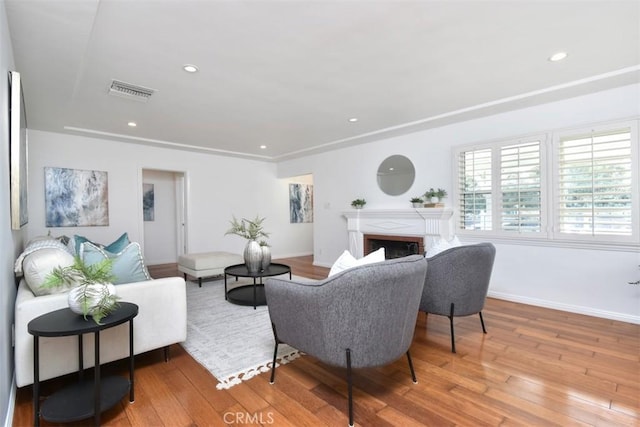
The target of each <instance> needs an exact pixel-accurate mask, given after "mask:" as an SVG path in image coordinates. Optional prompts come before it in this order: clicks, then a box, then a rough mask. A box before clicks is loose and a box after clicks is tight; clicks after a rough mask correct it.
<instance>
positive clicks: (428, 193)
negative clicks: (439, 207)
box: [424, 187, 447, 200]
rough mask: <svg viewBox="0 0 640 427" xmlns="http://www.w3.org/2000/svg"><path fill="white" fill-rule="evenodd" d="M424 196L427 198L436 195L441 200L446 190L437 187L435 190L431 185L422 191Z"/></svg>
mask: <svg viewBox="0 0 640 427" xmlns="http://www.w3.org/2000/svg"><path fill="white" fill-rule="evenodd" d="M424 197H425V199H427V200H429V199H430V198H432V197H437V198H439V199H441V200H442V199H444V198H445V197H447V190H445V189H444V188H438V189H437V190H434V189H433V187H431V188H429V189H428V190H427V191H426V192H425V193H424Z"/></svg>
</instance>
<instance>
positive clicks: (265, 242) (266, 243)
mask: <svg viewBox="0 0 640 427" xmlns="http://www.w3.org/2000/svg"><path fill="white" fill-rule="evenodd" d="M258 244H259V245H260V246H267V247H269V243H268V242H267V241H266V240H260V241H259V242H258Z"/></svg>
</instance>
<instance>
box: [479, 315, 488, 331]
mask: <svg viewBox="0 0 640 427" xmlns="http://www.w3.org/2000/svg"><path fill="white" fill-rule="evenodd" d="M478 314H479V315H480V324H481V325H482V332H484V333H485V334H486V333H487V330H486V329H485V327H484V319H483V318H482V312H481V311H479V312H478Z"/></svg>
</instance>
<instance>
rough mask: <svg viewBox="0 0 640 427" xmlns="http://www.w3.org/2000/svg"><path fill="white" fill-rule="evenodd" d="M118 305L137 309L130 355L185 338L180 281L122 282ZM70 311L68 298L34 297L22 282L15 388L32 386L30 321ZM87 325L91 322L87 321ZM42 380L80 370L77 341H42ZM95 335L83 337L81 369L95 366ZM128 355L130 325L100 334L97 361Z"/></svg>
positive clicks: (184, 305) (17, 314) (17, 313)
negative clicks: (131, 306)
mask: <svg viewBox="0 0 640 427" xmlns="http://www.w3.org/2000/svg"><path fill="white" fill-rule="evenodd" d="M116 290H117V294H118V296H119V297H120V300H121V301H126V302H132V303H135V304H137V305H138V307H139V310H138V315H137V316H136V317H135V318H134V320H133V329H134V352H135V354H140V353H144V352H147V351H149V350H154V349H159V348H162V347H167V346H169V345H171V344H174V343H179V342H182V341H185V340H186V338H187V299H186V287H185V281H184V279H183V278H181V277H170V278H164V279H156V280H146V281H142V282H135V283H124V284H120V285H117V286H116ZM65 307H68V304H67V294H66V293H61V294H53V295H42V296H38V297H36V296H35V295H34V294H33V292H32V291H31V290H30V289H29V287H28V286H27V284H26V282H25V281H24V280H22V281H21V282H20V286H19V288H18V294H17V297H16V303H15V348H14V352H15V374H16V385H17V386H18V387H23V386H26V385H29V384H32V383H33V336H32V335H31V334H29V332H28V330H27V324H28V323H29V321H31V320H32V319H34V318H36V317H38V316H40V315H42V314H45V313H49V312H51V311H53V310H57V309H60V308H65ZM87 321H89V322H92V321H93V320H92V319H91V318H90V317H89V318H88V320H87ZM39 344H40V380H41V381H43V380H46V379H49V378H54V377H58V376H60V375H65V374H69V373H72V372H76V371H77V370H78V338H77V336H72V337H60V338H40V342H39ZM93 345H94V343H93V334H87V335H85V336H84V337H83V349H84V350H83V351H84V367H85V368H88V367H91V366H93V361H94V354H93ZM128 356H129V328H128V323H125V324H123V325H119V326H116V327H114V328H110V329H107V330H104V331H102V332H100V362H101V363H107V362H111V361H114V360H119V359H122V358H125V357H128Z"/></svg>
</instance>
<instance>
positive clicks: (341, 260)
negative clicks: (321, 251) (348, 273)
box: [329, 250, 356, 277]
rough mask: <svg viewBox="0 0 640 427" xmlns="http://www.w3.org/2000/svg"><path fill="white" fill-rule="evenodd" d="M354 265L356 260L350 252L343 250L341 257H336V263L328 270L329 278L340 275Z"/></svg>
mask: <svg viewBox="0 0 640 427" xmlns="http://www.w3.org/2000/svg"><path fill="white" fill-rule="evenodd" d="M355 264H356V259H355V258H354V257H353V255H351V252H349V251H347V250H345V251H344V252H342V255H340V256H339V257H338V259H337V260H336V262H334V263H333V265H332V266H331V270H329V277H331V276H333V275H334V274H337V273H340V272H341V271H344V270H346V269H348V268H351V267H353V266H354V265H355Z"/></svg>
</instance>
